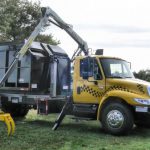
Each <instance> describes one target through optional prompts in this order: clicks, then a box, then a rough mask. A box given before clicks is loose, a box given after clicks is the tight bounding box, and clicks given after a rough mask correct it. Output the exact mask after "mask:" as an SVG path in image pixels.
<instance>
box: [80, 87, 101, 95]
mask: <svg viewBox="0 0 150 150" xmlns="http://www.w3.org/2000/svg"><path fill="white" fill-rule="evenodd" d="M80 88H81V92H87V93H89V94H90V95H92V96H94V97H101V96H102V95H103V93H102V92H99V91H96V90H94V89H92V88H90V87H89V86H86V85H83V86H81V87H80Z"/></svg>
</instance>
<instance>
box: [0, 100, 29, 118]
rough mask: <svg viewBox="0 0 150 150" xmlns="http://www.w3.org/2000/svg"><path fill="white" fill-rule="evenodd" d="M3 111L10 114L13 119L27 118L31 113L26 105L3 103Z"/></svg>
mask: <svg viewBox="0 0 150 150" xmlns="http://www.w3.org/2000/svg"><path fill="white" fill-rule="evenodd" d="M1 103H2V111H4V112H5V113H10V114H11V116H12V117H25V116H26V115H27V113H28V111H29V108H28V107H27V106H26V105H22V104H14V103H9V102H5V101H2V102H1Z"/></svg>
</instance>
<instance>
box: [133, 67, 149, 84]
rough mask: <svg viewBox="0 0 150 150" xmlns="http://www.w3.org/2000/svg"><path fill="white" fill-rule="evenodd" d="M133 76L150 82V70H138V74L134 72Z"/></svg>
mask: <svg viewBox="0 0 150 150" xmlns="http://www.w3.org/2000/svg"><path fill="white" fill-rule="evenodd" d="M134 76H135V77H136V78H138V79H142V80H145V81H149V82H150V70H148V69H147V70H140V71H139V72H138V73H136V72H134Z"/></svg>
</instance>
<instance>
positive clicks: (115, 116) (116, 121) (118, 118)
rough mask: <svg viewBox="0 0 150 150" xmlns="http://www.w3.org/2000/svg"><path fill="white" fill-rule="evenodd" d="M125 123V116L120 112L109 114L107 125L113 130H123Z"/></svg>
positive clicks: (115, 111)
mask: <svg viewBox="0 0 150 150" xmlns="http://www.w3.org/2000/svg"><path fill="white" fill-rule="evenodd" d="M123 122H124V117H123V114H122V113H121V112H120V111H118V110H111V111H110V112H109V113H108V114H107V124H108V125H109V126H110V127H111V128H121V127H122V125H123Z"/></svg>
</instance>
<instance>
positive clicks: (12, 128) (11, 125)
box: [0, 112, 15, 135]
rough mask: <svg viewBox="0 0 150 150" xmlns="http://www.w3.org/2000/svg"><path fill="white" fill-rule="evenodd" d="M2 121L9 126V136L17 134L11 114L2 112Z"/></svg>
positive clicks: (0, 119) (0, 115) (0, 113)
mask: <svg viewBox="0 0 150 150" xmlns="http://www.w3.org/2000/svg"><path fill="white" fill-rule="evenodd" d="M0 121H3V122H5V124H6V126H7V132H8V135H12V134H14V132H15V123H14V120H13V119H12V117H11V116H10V114H9V113H3V112H0Z"/></svg>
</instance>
